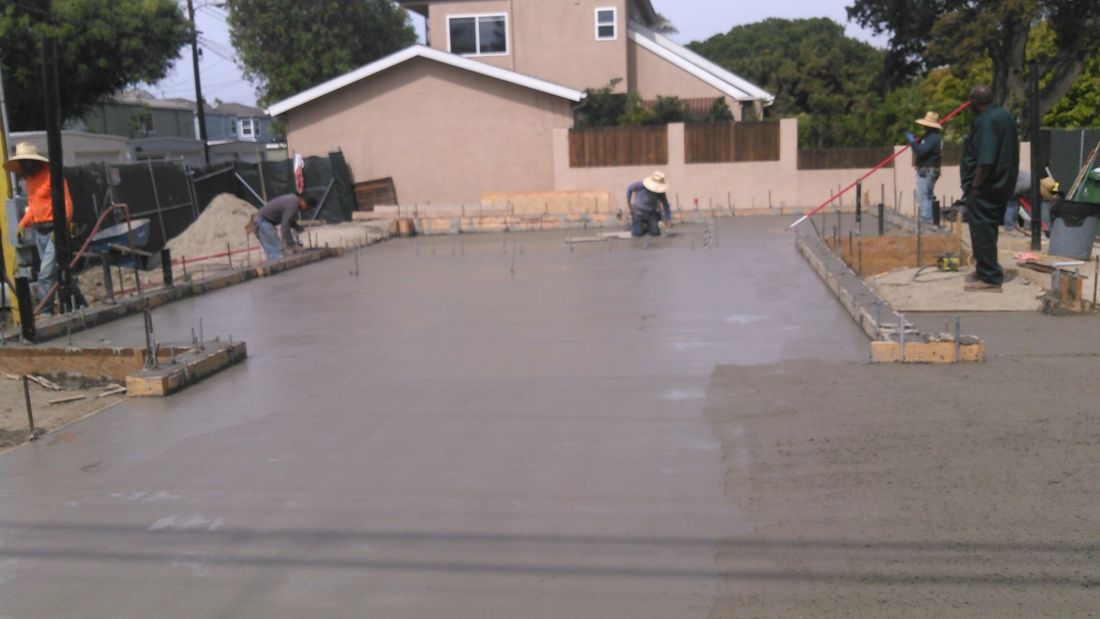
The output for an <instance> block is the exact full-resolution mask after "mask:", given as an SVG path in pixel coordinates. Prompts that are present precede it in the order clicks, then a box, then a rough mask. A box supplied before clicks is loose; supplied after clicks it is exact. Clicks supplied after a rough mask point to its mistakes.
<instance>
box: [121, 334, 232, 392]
mask: <svg viewBox="0 0 1100 619" xmlns="http://www.w3.org/2000/svg"><path fill="white" fill-rule="evenodd" d="M247 356H248V351H247V349H246V347H245V344H244V342H235V343H233V344H210V345H208V348H207V349H206V350H201V351H197V350H192V351H189V352H188V353H186V354H184V355H181V356H180V357H179V358H177V359H176V363H175V364H174V365H170V366H165V367H162V368H158V369H156V370H142V371H140V372H135V373H133V374H130V375H129V376H127V377H126V390H127V393H129V395H131V396H138V397H141V396H166V395H171V394H173V393H175V392H177V391H179V390H180V389H183V388H184V387H186V386H188V385H191V384H193V383H197V382H198V381H200V380H202V379H204V378H206V377H207V376H210V375H211V374H215V373H217V372H220V371H221V370H224V369H225V368H227V367H229V366H231V365H233V364H235V363H238V362H240V361H243V360H244V358H245V357H247Z"/></svg>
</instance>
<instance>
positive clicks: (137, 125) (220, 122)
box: [69, 90, 286, 167]
mask: <svg viewBox="0 0 1100 619" xmlns="http://www.w3.org/2000/svg"><path fill="white" fill-rule="evenodd" d="M204 112H205V120H206V132H207V145H208V147H209V148H208V151H209V156H210V163H218V162H221V161H251V162H255V161H268V160H280V159H285V158H286V149H285V148H284V147H283V146H282V145H280V144H274V136H273V135H272V132H271V118H270V117H269V116H268V115H267V114H266V113H265V112H264V110H262V109H260V108H256V107H250V106H247V105H241V104H239V103H221V102H219V103H218V104H217V105H216V106H209V105H208V106H206V107H205V109H204ZM198 128H199V121H198V114H197V113H196V112H195V102H194V101H189V100H187V99H158V98H156V97H154V96H153V95H152V94H150V93H148V92H146V91H144V90H128V91H125V92H123V93H121V94H119V95H117V96H115V97H114V98H112V99H111V100H110V101H107V102H104V103H99V104H96V105H95V107H93V109H92V110H91V111H90V112H88V113H87V114H85V115H84V116H83V117H82V118H81V119H80V120H78V121H76V122H73V123H69V129H71V130H73V131H76V132H79V133H83V134H96V135H103V136H119V137H121V138H125V140H124V142H125V146H124V147H123V148H122V149H121V154H120V156H119V157H114V156H107V154H105V156H104V160H106V161H116V160H120V159H121V160H126V161H146V160H151V159H175V160H183V161H184V162H185V163H187V165H190V166H193V167H201V166H202V165H203V160H202V157H203V153H202V142H201V141H200V140H199V139H198V135H199V130H198ZM83 158H84V157H82V159H83Z"/></svg>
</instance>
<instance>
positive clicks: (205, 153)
mask: <svg viewBox="0 0 1100 619" xmlns="http://www.w3.org/2000/svg"><path fill="white" fill-rule="evenodd" d="M187 17H188V18H189V19H190V20H191V66H192V67H193V68H194V72H195V106H196V109H197V110H198V115H199V140H200V141H201V142H202V164H203V165H204V166H208V165H210V149H209V148H208V147H207V145H206V110H205V109H204V108H205V107H206V104H205V103H204V102H203V100H202V80H201V79H200V78H199V31H198V30H197V29H196V28H195V6H194V4H193V3H192V0H187Z"/></svg>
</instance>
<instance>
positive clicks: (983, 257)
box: [959, 85, 1020, 292]
mask: <svg viewBox="0 0 1100 619" xmlns="http://www.w3.org/2000/svg"><path fill="white" fill-rule="evenodd" d="M970 105H971V107H973V108H974V111H976V112H977V113H978V116H977V118H975V119H974V122H973V123H972V124H971V125H970V135H969V136H967V138H966V143H965V144H964V145H963V155H962V160H961V162H960V165H959V176H960V179H961V180H962V192H963V199H964V200H965V201H966V220H967V221H966V223H968V224H969V225H970V246H971V250H972V251H973V254H974V263H975V264H974V273H973V276H972V277H969V278H968V279H969V280H970V281H968V282H967V283H966V286H965V289H966V290H968V291H987V292H1000V291H1001V283H1002V282H1004V271H1003V270H1002V269H1001V265H1000V263H999V262H998V261H997V231H998V230H997V229H998V227H999V226H1000V225H1001V222H1003V221H1004V217H1005V208H1006V205H1007V202H1008V199H1009V198H1010V197H1012V193H1013V190H1014V189H1015V187H1016V179H1017V177H1018V175H1019V173H1020V139H1019V137H1018V136H1017V134H1016V119H1014V118H1013V117H1012V115H1011V114H1009V113H1008V112H1007V111H1005V109H1004V108H1002V107H1000V106H998V105H994V104H993V91H992V89H990V88H989V86H984V85H983V86H975V87H974V88H973V89H971V91H970Z"/></svg>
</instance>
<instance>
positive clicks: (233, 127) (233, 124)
mask: <svg viewBox="0 0 1100 619" xmlns="http://www.w3.org/2000/svg"><path fill="white" fill-rule="evenodd" d="M229 135H237V119H236V118H231V119H230V120H229Z"/></svg>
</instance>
